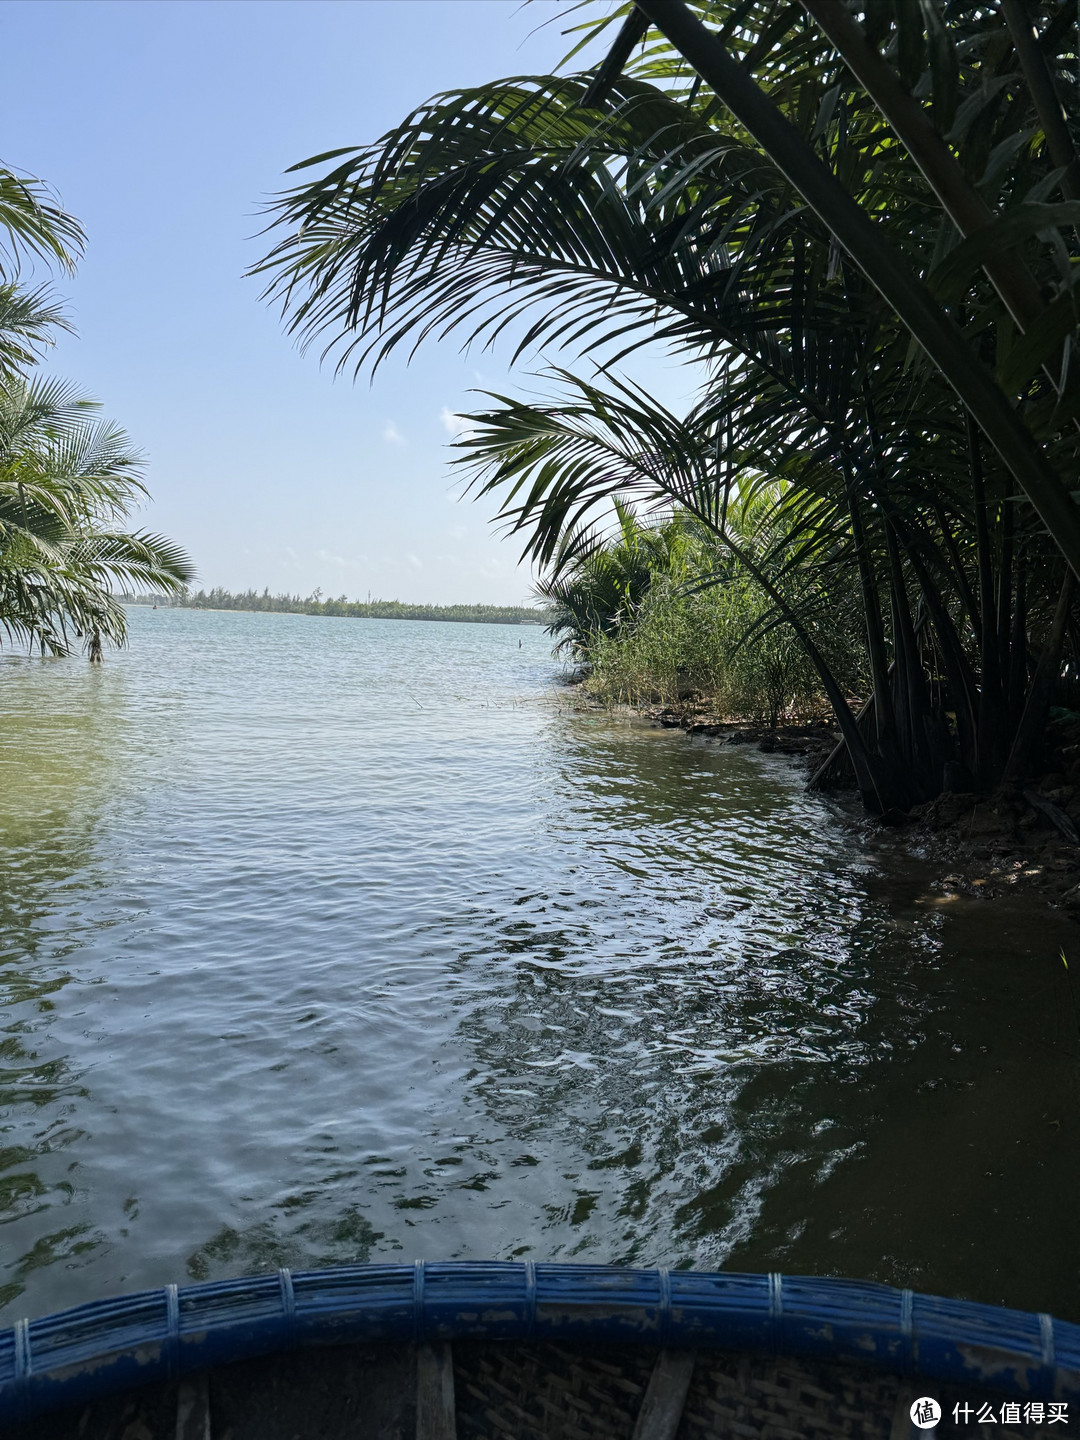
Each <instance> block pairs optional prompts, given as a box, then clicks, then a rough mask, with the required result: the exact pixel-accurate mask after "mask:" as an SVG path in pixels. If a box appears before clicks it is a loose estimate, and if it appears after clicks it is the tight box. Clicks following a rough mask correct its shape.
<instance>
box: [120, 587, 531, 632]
mask: <svg viewBox="0 0 1080 1440" xmlns="http://www.w3.org/2000/svg"><path fill="white" fill-rule="evenodd" d="M122 598H123V599H124V600H126V601H127V602H128V603H129V604H159V605H160V604H165V605H173V606H184V607H186V608H188V609H193V610H269V611H274V612H277V613H280V614H285V615H339V616H345V617H347V618H349V619H353V620H464V621H471V622H481V623H485V624H488V625H545V624H547V623H548V622H549V621H550V619H551V616H550V615H549V614H548V612H547V611H546V610H539V609H536V608H534V607H531V606H525V605H406V604H403V603H402V601H400V600H349V599H348V598H347V597H346V596H345V595H339V596H337V598H336V599H335V598H333V597H331V598H328V599H326V600H324V599H323V598H322V591H321V590H315V591H313V592H312V594H310V595H308V596H306V597H304V596H301V595H271V594H270V591H269V590H268V589H267V590H263V591H262V593H261V594H260V593H259V591H257V590H244V591H242V592H241V593H239V594H233V592H232V591H231V590H224V589H222V587H221V586H220V585H218V586H215V587H214V589H212V590H197V591H194V592H192V591H190V590H189V591H187V592H185V593H184V594H183V595H180V596H176V597H174V598H170V599H168V600H164V601H163V600H161V599H160V597H158V596H155V595H125V596H123V597H122Z"/></svg>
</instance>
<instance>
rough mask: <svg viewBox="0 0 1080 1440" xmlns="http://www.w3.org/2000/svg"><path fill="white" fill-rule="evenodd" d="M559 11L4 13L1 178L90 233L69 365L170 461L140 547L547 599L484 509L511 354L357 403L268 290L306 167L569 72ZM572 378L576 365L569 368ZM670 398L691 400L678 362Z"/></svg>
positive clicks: (309, 8) (425, 599)
mask: <svg viewBox="0 0 1080 1440" xmlns="http://www.w3.org/2000/svg"><path fill="white" fill-rule="evenodd" d="M570 8H571V7H570V6H569V4H567V3H559V0H533V3H531V4H528V5H521V4H519V3H518V0H118V3H116V0H74V3H71V0H4V3H2V4H0V36H2V42H3V46H4V50H5V54H6V64H5V67H4V68H5V82H4V86H3V90H2V93H0V160H2V161H3V163H4V164H7V165H9V166H11V167H13V168H15V169H16V170H18V171H20V172H22V173H24V174H26V173H29V174H32V175H35V176H38V177H40V178H42V179H44V180H46V181H47V182H48V183H49V184H50V185H51V186H52V187H53V188H54V189H55V190H56V191H57V192H58V193H59V195H60V197H61V199H62V201H63V203H64V205H65V206H66V208H67V209H68V210H70V211H71V212H72V213H73V214H75V215H76V216H78V218H79V219H80V220H81V221H82V223H83V225H84V226H85V228H86V230H87V232H88V235H89V246H88V250H87V254H86V258H85V260H84V261H83V263H82V265H81V266H80V268H79V272H78V274H77V275H76V276H75V277H74V278H73V279H69V278H67V277H60V278H59V279H58V280H57V282H56V288H57V289H58V291H59V292H60V293H61V294H62V295H63V296H65V297H66V298H67V300H68V301H69V304H70V309H71V312H72V315H73V319H74V321H75V324H76V327H77V330H78V338H77V339H71V340H68V339H63V340H62V341H61V342H60V343H59V344H58V345H57V346H56V347H55V349H54V350H53V352H52V353H51V355H50V357H49V360H48V362H47V364H48V368H49V369H50V370H52V371H54V372H56V373H58V374H61V375H64V376H66V377H67V378H69V379H72V380H75V381H77V382H78V383H79V384H80V385H82V386H83V387H84V388H85V389H86V391H87V392H89V393H90V394H92V395H94V396H95V397H97V398H98V399H100V400H101V401H102V402H103V405H104V407H105V408H104V413H105V414H106V415H107V416H108V417H109V418H110V419H113V420H116V421H117V422H119V423H120V424H122V425H123V426H124V427H125V429H126V430H127V431H128V432H129V434H130V435H131V437H132V440H133V441H134V442H135V444H136V445H137V446H138V447H139V448H140V449H141V450H142V451H144V452H145V454H146V455H147V457H148V462H149V463H148V470H147V483H148V485H149V488H150V491H151V493H152V496H153V504H152V505H150V506H149V507H147V508H146V510H145V511H144V512H143V513H142V514H140V516H139V517H138V521H137V523H138V524H139V525H140V526H144V527H146V528H149V529H152V530H155V531H158V532H160V533H163V534H166V535H168V536H170V537H171V538H173V539H174V540H177V541H179V542H180V543H181V544H183V545H184V546H185V547H186V548H187V549H188V551H189V553H190V554H191V555H192V558H193V559H194V561H195V564H196V566H197V570H198V581H197V583H198V584H201V585H205V586H206V587H210V586H212V585H224V586H225V587H227V588H229V589H234V590H235V589H245V588H247V587H248V586H254V587H256V588H258V589H262V588H263V587H267V586H268V587H269V588H270V589H271V590H272V591H274V592H277V591H281V590H285V591H290V592H300V593H302V594H308V593H310V592H311V591H312V590H314V589H315V588H316V587H318V588H320V589H321V590H322V591H323V592H324V593H325V594H332V595H338V594H342V593H345V594H348V595H349V596H350V597H359V598H364V597H365V596H366V595H367V594H369V593H370V594H372V595H374V596H377V597H380V598H385V599H395V598H396V599H402V600H409V601H413V602H417V603H429V604H438V603H459V602H466V603H467V602H487V603H494V604H518V603H522V602H523V601H526V600H527V599H528V597H529V592H530V588H531V583H532V576H531V574H530V572H529V570H528V568H527V567H524V566H521V565H520V564H519V563H518V555H519V549H520V546H519V545H516V544H515V542H513V541H511V540H507V539H504V538H501V537H500V536H499V535H498V533H497V531H496V530H495V529H493V527H492V524H491V519H492V515H493V513H494V505H493V504H492V503H490V502H487V503H486V508H485V502H473V501H471V500H464V499H462V498H461V496H460V492H461V485H460V483H459V482H457V481H455V479H454V477H453V476H452V475H451V474H450V472H449V469H448V460H449V458H450V453H449V451H448V449H447V446H448V443H449V442H450V440H451V439H452V432H453V430H454V424H455V422H454V420H453V416H454V415H456V414H457V413H459V412H460V411H461V410H464V409H468V408H469V406H470V404H478V403H479V400H478V398H473V399H470V395H469V391H470V390H471V389H473V388H475V387H481V388H483V387H491V388H494V389H503V390H505V389H506V387H507V385H508V384H510V385H511V386H512V388H530V389H534V390H535V388H536V381H535V380H533V379H532V378H531V376H532V374H533V373H534V372H535V371H536V370H537V369H539V368H540V366H541V365H542V364H543V361H542V359H541V358H539V357H534V358H533V359H532V360H529V359H526V360H525V361H523V362H522V363H521V364H520V365H519V366H518V370H517V372H516V374H515V377H514V379H513V380H512V381H508V379H507V375H508V370H507V366H508V364H509V360H510V353H509V346H508V345H507V346H506V348H505V350H496V351H495V352H491V351H483V350H474V351H473V352H471V353H469V354H465V355H463V354H462V353H461V351H460V346H459V342H455V341H453V340H449V341H444V342H439V343H436V344H428V345H427V346H426V347H425V348H423V349H422V350H421V351H420V352H419V354H418V355H417V357H416V358H415V359H414V360H413V361H412V363H411V364H409V365H407V364H406V363H405V360H404V358H395V359H392V360H391V361H389V362H388V363H387V364H386V366H385V367H384V368H382V369H380V371H379V372H378V374H377V375H376V376H375V378H374V382H373V383H369V381H368V379H367V378H364V379H362V380H361V381H360V382H359V383H353V382H352V381H351V380H350V379H348V378H339V379H335V378H334V376H333V374H332V372H331V370H330V369H328V368H325V367H322V368H321V367H320V365H319V362H318V358H317V356H316V355H315V354H313V353H308V354H307V355H306V356H302V355H300V353H299V352H298V351H297V349H296V348H295V346H294V345H293V343H292V342H291V341H290V339H289V338H288V337H287V336H286V335H285V334H284V331H283V328H282V324H281V321H280V317H279V316H278V315H276V314H275V313H273V311H271V310H270V309H269V308H268V307H267V306H266V305H265V304H263V303H261V302H260V300H259V285H258V283H257V282H256V281H254V280H252V279H247V278H245V277H244V271H245V269H246V268H247V267H248V266H249V265H250V264H252V263H253V262H254V261H256V260H257V259H258V258H259V257H260V256H261V255H262V254H263V253H264V250H265V247H266V242H265V241H264V240H260V238H259V236H258V230H259V228H260V225H261V223H262V222H261V220H260V218H259V211H260V206H261V205H263V204H264V203H265V202H266V200H267V199H268V198H269V196H270V195H272V194H273V192H274V191H276V190H278V189H280V188H282V187H283V185H284V184H285V183H287V182H286V181H285V180H284V178H283V172H284V171H285V170H286V168H287V167H288V166H290V165H292V164H294V163H296V162H297V161H299V160H302V159H305V158H307V157H308V156H310V155H314V154H318V153H320V152H322V151H325V150H328V149H331V148H334V147H337V146H342V145H349V144H363V143H367V142H370V141H372V140H374V139H375V138H377V137H378V136H379V135H380V134H382V133H383V132H384V131H385V130H387V129H389V128H390V127H391V126H394V125H396V124H398V123H399V122H400V121H401V120H402V119H403V118H404V117H405V115H406V114H407V113H408V111H409V110H410V109H411V108H412V107H413V106H414V105H416V104H418V103H420V102H422V101H424V100H426V99H427V98H429V97H430V96H431V95H433V94H435V93H437V92H439V91H441V90H446V89H453V88H455V87H458V86H466V85H471V84H479V83H483V82H484V81H488V80H492V79H496V78H501V77H504V76H507V75H518V74H528V73H532V74H539V73H545V72H550V70H552V69H553V68H554V67H555V66H556V64H557V62H558V61H559V59H560V58H561V57H562V55H563V54H564V53H565V52H566V50H567V49H568V48H569V43H568V41H567V39H566V38H565V36H564V35H563V33H562V32H563V30H564V28H565V26H566V25H568V24H570V23H573V20H575V19H577V18H580V17H571V15H570V13H569V12H570ZM564 358H565V357H564ZM655 366H656V369H657V374H656V376H655V377H654V378H655V380H656V384H657V385H658V386H659V388H660V389H662V390H667V391H671V392H672V393H675V392H679V393H681V392H683V391H684V390H685V389H686V388H687V387H686V385H685V382H684V380H683V378H682V376H681V374H680V372H679V370H678V367H677V366H676V365H675V364H674V363H673V362H672V363H670V364H666V365H665V364H664V363H661V362H660V361H659V360H658V361H656V362H655Z"/></svg>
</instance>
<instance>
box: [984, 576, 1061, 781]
mask: <svg viewBox="0 0 1080 1440" xmlns="http://www.w3.org/2000/svg"><path fill="white" fill-rule="evenodd" d="M1074 586H1075V582H1074V578H1073V573H1072V571H1071V570H1068V571H1066V573H1065V579H1064V581H1063V582H1062V586H1061V592H1060V594H1059V595H1058V602H1057V607H1056V608H1055V610H1054V619H1053V621H1052V623H1051V625H1050V633H1049V635H1048V636H1047V637H1046V643H1045V645H1044V646H1043V650H1042V654H1041V655H1040V656H1039V663H1038V665H1036V667H1035V675H1034V678H1033V679H1032V682H1031V688H1030V689H1029V691H1028V696H1027V704H1026V705H1025V706H1024V713H1023V715H1022V716H1021V719H1020V724H1019V725H1018V727H1017V730H1016V739H1015V740H1014V741H1013V746H1012V750H1011V751H1010V753H1009V759H1008V762H1007V763H1006V766H1005V774H1004V776H1003V777H1002V778H1003V780H1005V781H1006V782H1014V783H1022V782H1023V781H1025V780H1027V779H1028V778H1029V777H1030V775H1031V772H1032V770H1033V769H1034V767H1035V765H1036V764H1037V761H1038V755H1039V747H1040V745H1041V744H1042V739H1043V735H1044V734H1045V732H1046V722H1047V718H1048V717H1049V714H1050V703H1051V701H1052V700H1053V698H1054V685H1055V683H1056V681H1057V680H1058V678H1059V676H1060V674H1061V655H1062V650H1063V648H1064V644H1065V632H1066V628H1067V626H1068V621H1069V611H1070V609H1071V607H1072V599H1073V591H1074Z"/></svg>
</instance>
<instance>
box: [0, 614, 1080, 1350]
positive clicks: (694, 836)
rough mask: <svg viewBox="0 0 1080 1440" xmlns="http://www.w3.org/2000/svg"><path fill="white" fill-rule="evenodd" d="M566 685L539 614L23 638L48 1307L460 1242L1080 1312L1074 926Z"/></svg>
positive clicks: (26, 1195) (1, 1153)
mask: <svg viewBox="0 0 1080 1440" xmlns="http://www.w3.org/2000/svg"><path fill="white" fill-rule="evenodd" d="M559 679H560V670H559V667H558V665H557V664H556V663H555V662H553V661H552V659H551V655H550V641H549V640H548V639H547V637H546V636H544V635H543V633H542V632H541V631H540V630H539V629H538V628H533V627H528V628H517V627H511V626H498V625H466V624H444V623H435V622H399V621H380V620H345V619H328V618H323V617H318V618H312V617H307V616H294V615H259V614H237V613H214V612H198V611H186V610H171V609H160V610H156V611H155V610H151V609H148V608H135V609H133V611H132V613H131V643H130V646H129V648H128V649H127V650H126V651H124V652H122V653H119V654H115V653H114V654H110V655H108V656H107V658H106V662H105V664H104V665H102V666H97V667H93V666H89V665H87V664H86V663H85V661H83V660H74V659H72V660H41V659H27V658H21V657H16V656H12V655H11V654H10V653H8V655H7V657H6V658H5V659H3V660H2V661H0V778H2V786H0V836H2V844H3V857H4V858H3V866H2V869H0V906H2V917H3V934H2V951H0V1007H2V1009H0V1015H2V1027H3V1028H2V1040H0V1045H2V1052H3V1053H2V1061H0V1064H2V1070H0V1109H2V1117H3V1118H2V1121H0V1124H2V1134H0V1218H2V1219H3V1222H4V1223H3V1225H2V1228H0V1237H2V1246H0V1266H2V1268H0V1301H2V1302H3V1307H2V1308H3V1315H4V1322H5V1323H8V1324H10V1323H11V1321H12V1320H14V1319H15V1318H16V1317H17V1316H19V1315H22V1314H28V1315H31V1316H33V1315H38V1314H41V1313H43V1312H46V1311H49V1310H53V1309H58V1308H61V1307H65V1306H68V1305H73V1304H78V1303H80V1302H82V1301H85V1300H89V1299H93V1298H96V1297H99V1296H103V1295H106V1294H109V1293H111V1292H115V1291H120V1290H128V1289H138V1288H143V1287H146V1286H153V1285H161V1284H163V1283H165V1282H167V1281H172V1280H177V1281H179V1282H181V1283H183V1282H184V1281H186V1280H191V1279H204V1278H218V1277H224V1276H229V1275H236V1274H242V1273H248V1272H252V1271H257V1270H261V1269H265V1268H266V1267H268V1266H275V1265H279V1264H288V1265H292V1266H294V1267H298V1268H302V1267H306V1266H315V1265H324V1264H334V1263H340V1262H351V1261H364V1260H380V1259H392V1260H411V1259H413V1258H417V1257H423V1258H430V1259H434V1258H497V1259H511V1258H518V1257H530V1258H533V1259H538V1260H541V1259H548V1260H562V1261H574V1260H576V1261H581V1262H611V1263H620V1264H631V1265H633V1264H640V1265H655V1264H669V1265H683V1266H690V1265H692V1266H698V1267H725V1268H733V1269H744V1270H766V1269H769V1270H773V1269H776V1270H784V1271H788V1272H794V1273H800V1272H801V1273H817V1274H830V1275H851V1276H862V1277H867V1278H872V1279H879V1280H883V1281H887V1282H889V1283H892V1284H898V1285H911V1286H914V1287H916V1288H919V1289H924V1290H930V1291H937V1292H941V1293H944V1294H949V1295H957V1296H963V1297H968V1298H972V1299H978V1300H984V1301H990V1302H993V1303H1004V1304H1011V1305H1018V1306H1021V1307H1024V1308H1031V1309H1039V1310H1044V1309H1045V1310H1050V1311H1053V1312H1055V1313H1057V1314H1058V1315H1060V1316H1062V1317H1064V1318H1067V1319H1071V1320H1080V1298H1078V1294H1077V1280H1078V1278H1080V1242H1078V1239H1077V1226H1076V1224H1075V1208H1076V1196H1077V1194H1078V1193H1080V1164H1078V1155H1080V1133H1078V1130H1080V1127H1078V1124H1077V1120H1076V1115H1077V1110H1078V1104H1077V1101H1078V1091H1080V1056H1078V1052H1080V1026H1078V1020H1077V1010H1076V1008H1075V1006H1074V1004H1073V998H1072V997H1071V996H1070V993H1069V989H1068V983H1069V982H1068V974H1067V972H1066V970H1065V967H1064V966H1063V965H1062V963H1061V951H1062V949H1063V948H1064V949H1065V950H1066V951H1067V952H1069V951H1070V946H1072V947H1074V948H1075V946H1076V941H1075V937H1076V935H1077V932H1076V930H1075V927H1073V926H1072V925H1071V924H1069V923H1067V922H1066V921H1065V920H1063V919H1060V918H1056V917H1055V915H1054V914H1053V912H1050V911H1048V910H1046V909H1045V908H1040V907H1039V906H1038V905H1037V904H1035V903H1034V902H1026V903H1025V902H1022V901H1021V900H1019V899H1017V900H1016V901H1003V900H996V901H986V902H979V901H977V900H955V899H953V900H949V899H947V898H946V897H944V896H943V895H942V893H941V891H940V890H939V889H937V888H936V887H935V885H934V884H933V883H932V882H933V871H932V870H931V869H930V868H929V867H927V866H923V865H921V864H920V863H918V862H916V861H912V860H903V859H901V858H900V857H899V856H898V855H897V854H896V852H895V849H894V848H891V847H892V842H890V841H889V839H888V837H885V838H883V839H876V838H874V837H873V836H872V835H864V834H862V833H861V831H860V829H859V828H858V827H857V826H853V825H852V824H851V823H850V822H849V821H848V820H847V819H845V818H844V816H843V814H842V813H840V812H839V811H837V810H835V809H834V808H832V807H831V806H830V804H829V803H828V802H826V801H823V800H821V799H819V798H815V797H811V796H809V795H807V793H806V792H805V790H804V784H803V777H802V775H801V773H800V771H799V770H798V769H797V768H796V767H795V766H794V765H793V763H792V762H791V761H790V760H787V759H785V758H783V757H779V756H768V755H763V754H760V753H758V752H757V751H756V750H750V749H745V748H736V747H730V746H721V745H717V744H715V743H712V742H706V741H702V740H695V741H693V742H691V741H690V740H689V739H688V738H687V737H686V736H685V735H683V734H681V733H674V732H669V731H662V730H657V729H654V728H651V727H649V726H648V725H645V724H642V723H640V722H637V721H634V720H632V719H629V718H625V717H624V718H620V717H615V716H607V715H603V714H596V713H589V712H582V711H581V710H579V709H577V708H575V707H574V706H573V705H571V704H569V703H568V702H567V697H566V692H565V689H564V688H563V687H561V685H560V683H559ZM1070 953H1071V952H1070ZM1074 970H1075V971H1076V972H1078V973H1080V952H1078V953H1077V964H1076V965H1075V966H1074Z"/></svg>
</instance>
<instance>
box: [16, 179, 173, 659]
mask: <svg viewBox="0 0 1080 1440" xmlns="http://www.w3.org/2000/svg"><path fill="white" fill-rule="evenodd" d="M4 240H6V244H4V243H0V627H2V629H3V632H4V633H5V634H6V636H7V638H8V640H9V641H15V642H19V643H23V644H26V645H28V646H29V647H31V648H34V649H37V650H38V651H40V653H41V654H43V655H45V654H51V655H66V654H69V653H70V652H71V650H72V648H73V646H74V644H75V643H76V642H80V643H81V644H82V645H84V646H85V648H86V651H87V654H88V655H89V657H90V659H91V660H100V659H101V655H102V645H103V642H104V641H106V640H109V641H112V642H114V643H116V644H122V643H123V640H124V638H125V634H126V624H125V617H124V609H123V606H122V605H121V604H120V602H119V600H118V599H117V596H116V594H115V591H114V586H120V587H123V586H124V585H131V584H132V583H133V582H134V583H136V584H138V585H139V586H143V587H146V588H148V589H150V590H152V591H156V592H157V593H160V594H176V593H178V592H180V591H182V590H183V588H184V586H185V585H186V584H187V582H188V581H189V580H190V579H191V578H192V575H193V570H192V566H191V563H190V561H189V560H188V558H187V556H186V555H185V554H184V552H183V551H182V550H181V549H179V548H178V547H177V546H176V545H174V544H173V543H172V542H171V541H169V540H166V539H163V538H162V537H161V536H159V535H150V534H146V533H141V532H140V533H134V534H133V533H129V532H127V531H125V530H124V529H122V528H119V525H120V522H122V521H123V520H124V518H125V517H126V516H127V515H128V513H129V512H130V510H131V508H132V507H133V506H134V505H135V504H137V503H138V502H139V501H140V500H142V499H143V498H144V496H145V493H146V492H145V489H144V487H143V484H142V481H141V479H140V475H141V471H142V459H141V457H140V455H139V454H138V452H137V451H135V450H134V449H133V448H132V446H131V443H130V441H129V440H128V437H127V435H126V434H125V433H124V431H123V430H121V429H119V428H118V427H117V426H116V425H113V424H111V423H110V422H108V421H105V420H102V419H101V418H100V415H99V409H100V407H99V406H98V404H97V402H96V401H93V400H90V399H88V398H87V397H86V396H84V395H82V394H81V393H80V392H79V391H78V390H77V389H76V388H75V387H74V386H72V385H71V384H69V383H67V382H65V381H63V380H57V379H50V378H48V377H44V376H41V375H38V374H36V373H34V372H35V367H36V365H37V364H38V362H39V361H40V359H41V356H42V354H43V352H44V351H45V350H46V349H47V347H48V346H49V345H50V344H51V343H53V340H54V339H55V335H56V333H57V332H58V331H64V330H68V329H70V326H69V324H68V321H67V319H66V317H65V315H64V312H63V309H62V307H61V306H60V305H59V304H58V303H57V302H56V300H55V299H54V298H53V296H52V295H51V294H50V292H49V290H48V288H47V287H46V286H42V285H39V286H37V287H35V288H31V289H28V288H25V287H24V286H23V285H22V284H21V274H20V271H21V267H22V265H23V264H25V263H26V262H27V261H31V262H32V261H33V260H37V261H39V262H40V261H45V262H48V263H52V264H54V265H57V266H59V267H60V268H61V269H63V270H67V271H71V270H72V269H73V268H74V265H75V262H76V260H77V258H78V256H79V254H80V253H81V249H82V245H83V234H82V230H81V228H80V227H79V225H78V223H77V222H76V221H75V220H74V219H73V218H72V217H71V216H70V215H68V214H66V213H65V212H64V211H63V210H62V209H61V208H60V207H59V206H58V205H56V204H55V203H54V201H53V200H52V198H51V197H50V195H49V193H48V191H47V190H46V189H45V187H44V186H43V185H42V184H41V183H40V182H38V181H33V180H27V179H25V178H23V177H21V176H19V175H17V174H16V173H15V172H14V171H11V170H8V169H3V168H0V242H2V241H4Z"/></svg>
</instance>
